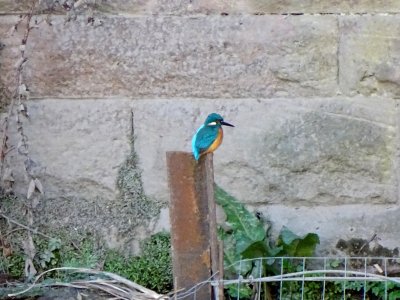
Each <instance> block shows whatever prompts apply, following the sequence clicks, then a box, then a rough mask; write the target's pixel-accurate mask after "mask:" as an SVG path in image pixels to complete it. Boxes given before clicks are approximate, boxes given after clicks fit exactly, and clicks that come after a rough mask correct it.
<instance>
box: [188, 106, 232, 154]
mask: <svg viewBox="0 0 400 300" xmlns="http://www.w3.org/2000/svg"><path fill="white" fill-rule="evenodd" d="M222 125H225V126H230V127H235V126H233V125H232V124H229V123H227V122H224V119H223V118H222V117H221V115H219V114H217V113H211V114H209V115H208V117H207V119H206V121H205V122H204V124H203V125H201V126H200V128H199V129H197V132H196V134H195V135H194V136H193V138H192V150H193V156H194V158H195V159H196V160H199V158H200V156H202V155H203V154H206V153H210V152H214V151H215V150H216V149H217V148H218V147H219V145H221V143H222V138H223V136H224V133H223V130H222Z"/></svg>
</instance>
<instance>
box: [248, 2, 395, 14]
mask: <svg viewBox="0 0 400 300" xmlns="http://www.w3.org/2000/svg"><path fill="white" fill-rule="evenodd" d="M241 3H242V6H244V7H246V8H247V10H248V11H251V12H261V13H376V12H399V11H400V3H399V1H396V0H378V1H376V0H361V1H346V0H317V1H315V0H306V1H297V0H275V1H270V0H246V1H243V0H242V1H241Z"/></svg>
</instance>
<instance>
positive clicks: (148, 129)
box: [134, 98, 397, 206]
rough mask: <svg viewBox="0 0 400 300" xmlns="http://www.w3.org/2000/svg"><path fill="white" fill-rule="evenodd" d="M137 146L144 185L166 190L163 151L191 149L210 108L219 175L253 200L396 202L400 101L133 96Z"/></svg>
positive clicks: (161, 193) (154, 191) (158, 193)
mask: <svg viewBox="0 0 400 300" xmlns="http://www.w3.org/2000/svg"><path fill="white" fill-rule="evenodd" d="M134 110H135V118H134V124H135V133H136V135H137V139H136V150H137V152H138V154H139V157H140V163H141V166H142V169H143V170H144V172H143V179H144V183H145V189H146V192H147V193H149V194H150V195H153V196H154V197H156V198H157V199H163V198H165V197H166V195H167V194H168V192H167V191H168V190H167V184H166V172H165V171H163V170H165V154H164V153H165V151H169V150H186V151H191V149H190V140H191V137H192V135H193V133H194V132H195V128H196V127H198V126H200V125H201V123H202V122H203V121H204V120H203V119H204V118H205V117H206V114H207V113H209V112H212V111H217V112H220V113H222V115H224V116H225V117H226V120H227V121H229V122H232V123H233V124H235V125H236V127H235V128H226V130H225V137H224V143H223V145H222V146H221V148H220V149H218V151H217V153H216V157H215V160H214V163H215V178H216V182H217V183H219V184H221V185H222V187H223V188H225V189H226V190H227V191H229V192H231V193H232V194H233V195H235V196H237V197H238V198H239V199H240V200H242V201H245V202H248V203H263V204H266V203H280V204H287V205H306V206H307V205H313V204H316V203H319V204H330V205H333V204H349V203H360V202H362V203H380V204H383V203H395V202H396V201H397V171H396V155H397V154H396V153H397V152H396V151H397V150H396V149H397V123H396V118H397V117H396V106H395V103H394V102H393V101H391V100H389V99H378V98H374V99H368V100H366V99H364V98H361V99H358V98H356V99H351V98H350V99H291V100H288V99H270V100H258V101H256V100H235V101H233V100H230V101H228V100H225V101H224V100H215V101H211V100H208V101H206V100H197V101H194V100H192V101H184V100H182V101H181V102H180V101H178V100H174V101H172V100H171V101H168V100H143V101H136V102H135V104H134Z"/></svg>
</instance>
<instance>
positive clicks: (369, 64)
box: [339, 2, 400, 98]
mask: <svg viewBox="0 0 400 300" xmlns="http://www.w3.org/2000/svg"><path fill="white" fill-rule="evenodd" d="M399 3H400V2H399ZM399 30H400V17H399V16H364V17H360V16H358V17H357V16H353V17H350V16H347V17H341V18H340V32H341V39H340V50H339V60H340V62H339V65H340V72H339V74H340V75H339V79H340V86H341V89H342V90H343V92H344V93H347V94H350V95H354V94H364V95H389V96H393V97H396V98H397V97H399V95H400V72H399V70H398V68H396V66H397V65H398V63H399V61H400V38H399V37H398V35H397V32H399Z"/></svg>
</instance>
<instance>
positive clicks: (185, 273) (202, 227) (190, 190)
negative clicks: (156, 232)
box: [167, 152, 218, 299]
mask: <svg viewBox="0 0 400 300" xmlns="http://www.w3.org/2000/svg"><path fill="white" fill-rule="evenodd" d="M212 159H213V157H212V154H208V155H206V156H205V157H202V158H201V159H200V160H199V161H198V162H196V161H195V160H194V158H193V155H192V154H191V153H187V152H167V169H168V182H169V188H170V195H171V203H170V221H171V243H172V263H173V273H174V278H175V280H176V281H177V282H175V284H176V286H177V287H178V288H190V287H192V286H194V285H196V284H197V283H199V282H202V281H204V280H207V279H209V278H210V276H211V274H212V273H213V271H216V269H214V264H215V266H216V268H218V252H217V253H216V254H214V253H212V252H213V251H214V250H215V251H217V250H216V249H217V248H215V249H212V244H213V243H214V242H215V244H214V245H215V247H217V244H216V238H217V236H216V224H215V211H214V212H213V213H211V214H210V211H209V209H210V208H211V209H212V207H210V203H209V202H210V201H211V199H210V197H211V198H212V201H214V174H213V163H212ZM214 206H215V203H214ZM214 210H215V208H214ZM212 214H214V216H212ZM211 219H214V220H211ZM214 226H215V228H213V229H211V228H212V227H214ZM213 231H215V232H214V233H213ZM214 239H215V241H214ZM215 255H217V256H216V258H217V260H216V261H213V263H211V262H212V259H213V260H214V257H213V256H215ZM211 297H212V291H211V287H210V285H204V286H203V287H202V288H201V289H200V290H199V291H197V293H196V298H195V299H211ZM185 299H194V298H193V296H192V297H188V298H185Z"/></svg>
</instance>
